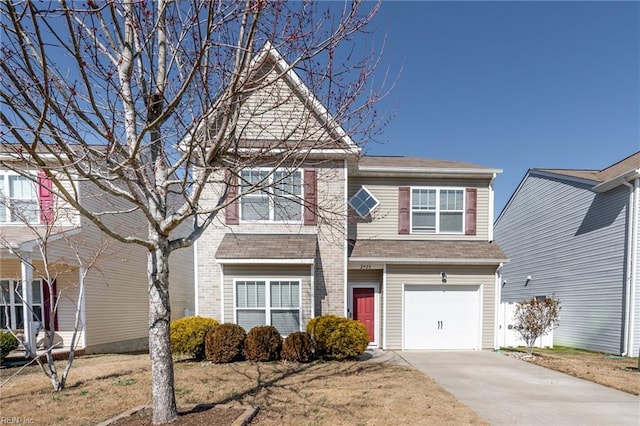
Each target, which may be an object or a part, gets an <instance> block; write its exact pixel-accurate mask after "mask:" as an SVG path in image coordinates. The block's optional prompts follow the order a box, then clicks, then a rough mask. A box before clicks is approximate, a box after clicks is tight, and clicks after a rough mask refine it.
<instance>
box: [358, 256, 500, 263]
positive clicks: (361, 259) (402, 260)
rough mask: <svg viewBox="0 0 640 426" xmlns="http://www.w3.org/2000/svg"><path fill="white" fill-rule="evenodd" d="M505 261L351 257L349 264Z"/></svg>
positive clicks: (489, 260)
mask: <svg viewBox="0 0 640 426" xmlns="http://www.w3.org/2000/svg"><path fill="white" fill-rule="evenodd" d="M504 261H505V259H464V258H450V259H449V258H437V257H435V258H404V257H351V258H349V263H355V262H361V263H393V264H398V263H403V264H425V263H432V264H447V265H500V264H501V263H502V262H504Z"/></svg>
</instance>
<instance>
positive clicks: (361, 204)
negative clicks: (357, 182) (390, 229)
mask: <svg viewBox="0 0 640 426" xmlns="http://www.w3.org/2000/svg"><path fill="white" fill-rule="evenodd" d="M378 204H380V203H379V202H378V200H376V199H375V197H374V196H373V195H372V194H371V193H370V192H369V191H368V190H367V188H365V187H364V186H363V187H362V188H360V189H359V190H358V192H356V193H355V195H354V196H353V197H351V199H350V200H349V205H350V206H351V207H352V208H353V209H354V210H355V211H356V213H358V216H360V217H368V216H370V215H371V213H372V212H373V211H374V210H375V208H376V207H378Z"/></svg>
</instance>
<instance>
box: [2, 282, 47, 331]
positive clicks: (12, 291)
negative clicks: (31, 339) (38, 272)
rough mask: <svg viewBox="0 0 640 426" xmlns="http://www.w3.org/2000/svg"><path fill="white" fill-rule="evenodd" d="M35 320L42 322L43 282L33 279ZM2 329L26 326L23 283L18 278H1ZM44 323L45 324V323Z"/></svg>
mask: <svg viewBox="0 0 640 426" xmlns="http://www.w3.org/2000/svg"><path fill="white" fill-rule="evenodd" d="M31 285H32V291H33V293H32V297H33V303H32V311H33V320H34V321H40V322H41V324H42V282H41V281H40V280H33V282H32V283H31ZM0 316H1V318H0V329H12V330H16V329H22V328H24V315H23V305H22V283H21V282H20V281H17V280H4V279H2V280H0ZM43 325H44V324H43Z"/></svg>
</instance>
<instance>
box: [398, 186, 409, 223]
mask: <svg viewBox="0 0 640 426" xmlns="http://www.w3.org/2000/svg"><path fill="white" fill-rule="evenodd" d="M410 191H411V188H410V187H408V186H401V187H400V188H398V234H402V235H404V234H409V233H410V229H409V228H410V223H411V220H410V215H411V193H410Z"/></svg>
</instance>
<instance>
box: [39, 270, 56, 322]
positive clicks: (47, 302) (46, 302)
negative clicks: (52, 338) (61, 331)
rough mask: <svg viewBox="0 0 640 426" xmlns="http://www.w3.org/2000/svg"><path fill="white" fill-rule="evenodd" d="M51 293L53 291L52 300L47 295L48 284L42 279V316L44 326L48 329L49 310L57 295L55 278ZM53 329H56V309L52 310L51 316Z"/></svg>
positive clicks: (49, 320) (53, 304) (53, 305)
mask: <svg viewBox="0 0 640 426" xmlns="http://www.w3.org/2000/svg"><path fill="white" fill-rule="evenodd" d="M51 287H52V293H53V302H52V301H51V297H50V296H49V284H48V283H47V281H46V280H42V293H43V295H42V317H43V319H44V324H43V325H44V327H46V329H47V330H48V329H49V326H50V324H51V315H50V311H51V308H52V307H55V303H56V299H57V297H58V291H57V288H56V280H53V284H52V285H51ZM53 329H54V330H57V329H58V311H57V310H56V312H54V316H53Z"/></svg>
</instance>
